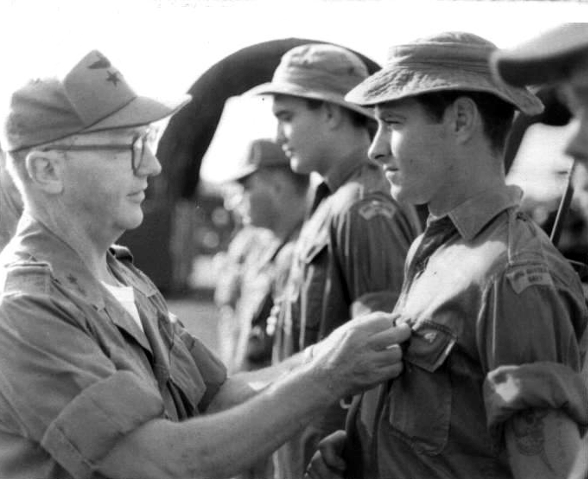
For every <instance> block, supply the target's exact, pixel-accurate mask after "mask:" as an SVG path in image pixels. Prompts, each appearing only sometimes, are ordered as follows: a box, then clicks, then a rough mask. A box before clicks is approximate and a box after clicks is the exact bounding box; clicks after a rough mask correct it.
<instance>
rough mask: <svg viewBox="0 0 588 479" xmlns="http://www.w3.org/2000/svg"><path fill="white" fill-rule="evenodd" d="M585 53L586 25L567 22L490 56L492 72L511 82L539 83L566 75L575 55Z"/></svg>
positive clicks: (586, 40) (512, 83) (587, 37)
mask: <svg viewBox="0 0 588 479" xmlns="http://www.w3.org/2000/svg"><path fill="white" fill-rule="evenodd" d="M583 55H586V56H588V24H586V23H569V24H565V25H561V26H559V27H557V28H554V29H552V30H549V31H547V32H545V33H543V34H542V35H540V36H538V37H535V38H533V39H531V40H529V41H528V42H525V43H522V44H521V45H519V46H518V47H515V48H512V49H504V50H498V51H496V52H494V54H493V55H492V57H491V60H490V64H491V67H492V69H493V72H494V73H495V74H497V75H498V76H499V77H500V78H501V79H502V80H503V81H505V82H506V83H509V84H511V85H517V86H522V85H539V84H543V83H553V82H556V81H559V80H562V79H564V78H566V77H567V76H568V75H569V73H570V69H571V68H573V66H574V64H575V63H576V60H577V58H578V57H581V56H583Z"/></svg>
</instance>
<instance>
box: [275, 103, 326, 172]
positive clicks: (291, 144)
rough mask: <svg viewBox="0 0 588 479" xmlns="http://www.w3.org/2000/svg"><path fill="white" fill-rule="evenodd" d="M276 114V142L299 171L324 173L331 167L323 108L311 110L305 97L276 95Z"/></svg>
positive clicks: (295, 169) (292, 166)
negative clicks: (328, 161) (327, 160)
mask: <svg viewBox="0 0 588 479" xmlns="http://www.w3.org/2000/svg"><path fill="white" fill-rule="evenodd" d="M273 113H274V116H275V117H276V119H277V120H278V132H277V133H278V134H277V138H276V139H277V142H278V143H279V144H280V145H282V149H283V150H284V153H285V154H286V156H287V157H288V158H290V167H291V168H292V170H294V171H295V172H296V173H302V174H310V173H312V172H316V173H319V174H321V175H324V174H325V173H326V171H327V170H328V168H329V166H330V165H329V164H327V163H326V161H325V155H324V151H325V148H326V145H325V139H324V135H323V132H324V128H325V117H324V110H323V108H317V109H310V108H309V107H308V103H307V101H306V100H305V99H303V98H297V97H292V96H286V95H284V96H282V95H279V96H276V97H275V98H274V100H273Z"/></svg>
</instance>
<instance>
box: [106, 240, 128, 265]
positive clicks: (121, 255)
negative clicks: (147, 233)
mask: <svg viewBox="0 0 588 479" xmlns="http://www.w3.org/2000/svg"><path fill="white" fill-rule="evenodd" d="M109 249H110V252H111V253H112V254H113V255H114V257H115V258H116V259H118V260H120V261H124V260H128V261H130V262H131V263H132V262H133V255H132V253H131V251H130V250H129V248H127V247H126V246H122V245H119V244H113V245H112V246H111V247H110V248H109Z"/></svg>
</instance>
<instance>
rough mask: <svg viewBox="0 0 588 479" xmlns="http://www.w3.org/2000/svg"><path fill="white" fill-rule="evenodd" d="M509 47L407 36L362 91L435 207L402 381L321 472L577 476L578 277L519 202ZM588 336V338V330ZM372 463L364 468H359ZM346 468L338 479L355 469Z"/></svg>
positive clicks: (468, 38)
mask: <svg viewBox="0 0 588 479" xmlns="http://www.w3.org/2000/svg"><path fill="white" fill-rule="evenodd" d="M495 48H496V47H495V45H494V44H492V43H491V42H489V41H487V40H485V39H483V38H480V37H478V36H476V35H473V34H470V33H463V32H448V33H442V34H438V35H435V36H432V37H428V38H423V39H419V40H416V41H414V42H411V43H408V44H405V45H400V46H397V47H393V48H392V49H391V50H390V55H389V59H388V63H387V64H386V66H385V67H384V68H383V69H382V70H381V71H380V72H378V73H376V74H374V75H372V76H371V77H370V78H368V79H367V80H365V81H364V82H363V83H361V84H360V85H359V86H358V87H356V88H355V89H354V90H352V91H351V92H350V93H349V94H348V95H347V96H346V99H347V100H348V101H352V102H354V103H357V104H359V105H362V106H373V107H374V108H375V115H376V118H377V120H378V132H377V134H376V137H375V139H374V141H373V143H372V145H371V147H370V158H372V159H373V160H374V161H377V162H379V163H380V164H381V165H382V167H383V169H384V172H385V175H386V177H387V178H388V181H389V182H390V187H391V191H392V195H393V196H394V197H395V198H397V199H398V200H402V201H406V202H409V203H412V204H425V205H427V208H428V210H429V218H428V220H427V226H426V228H425V231H424V233H423V235H422V236H420V237H419V238H418V239H417V241H415V243H414V244H413V245H412V247H411V250H410V252H409V255H408V259H407V269H406V278H405V282H404V285H403V289H402V294H401V296H400V298H399V300H398V303H397V304H396V308H395V309H394V314H395V315H396V316H397V323H398V324H403V323H404V324H409V325H410V326H411V329H412V336H411V339H410V342H409V343H408V347H407V348H406V350H405V356H404V360H405V366H406V367H405V370H404V372H403V374H402V375H401V376H399V377H398V378H397V379H394V380H392V381H389V382H386V383H383V384H381V385H380V386H378V387H377V388H375V389H373V390H371V391H368V392H366V393H364V394H363V395H362V396H361V397H360V398H359V399H358V401H357V404H356V405H355V407H352V412H351V413H350V417H349V418H348V424H349V428H348V431H347V441H348V443H347V444H346V446H344V443H345V440H346V436H345V433H343V432H339V433H338V434H337V435H334V436H332V437H331V438H330V439H329V440H325V442H324V443H323V444H322V451H323V452H322V454H321V455H317V456H315V458H314V460H313V463H312V465H311V469H310V470H311V472H310V475H311V477H337V475H338V474H339V475H340V476H341V475H343V472H341V471H342V470H343V468H344V462H342V461H343V459H342V457H341V453H338V452H337V451H342V450H343V447H346V449H347V450H348V451H350V452H351V453H353V456H352V457H350V458H348V461H347V467H349V468H350V469H351V470H352V471H351V472H350V473H349V476H348V477H364V478H367V477H369V478H376V477H378V478H392V477H393V478H395V479H408V478H416V477H427V478H448V477H451V478H464V479H465V478H472V477H492V478H512V477H516V478H523V477H526V478H537V477H541V478H550V477H563V476H564V475H565V473H566V472H567V471H568V470H569V467H570V465H571V463H572V461H573V458H574V457H575V453H576V451H577V450H578V445H579V440H580V434H579V425H586V424H588V402H586V399H588V398H587V397H586V394H585V392H586V391H585V389H584V388H583V385H582V384H581V381H580V378H579V376H578V375H577V374H576V372H577V371H579V369H580V367H581V361H582V358H583V356H584V354H585V351H586V335H585V331H586V323H587V316H588V315H587V311H586V305H585V302H584V298H583V297H582V288H581V285H580V282H579V278H578V277H577V275H576V274H575V272H574V271H573V270H572V268H571V267H570V266H569V265H568V263H567V261H566V260H565V259H564V258H563V257H562V256H561V255H560V254H559V252H558V251H557V250H556V248H555V247H554V246H553V245H552V244H551V243H550V241H549V238H548V237H547V236H546V235H545V234H544V233H543V232H542V231H541V230H540V229H539V227H538V226H536V225H535V224H533V223H532V222H531V221H530V220H529V218H527V217H526V216H525V215H524V214H523V213H521V212H520V211H519V210H518V204H519V201H520V198H521V191H520V190H519V188H518V187H516V186H507V185H506V184H505V178H504V167H503V149H504V143H505V138H506V135H507V134H508V131H509V126H510V124H511V121H512V118H513V113H514V110H515V109H518V110H520V111H522V112H524V113H527V114H536V113H539V112H540V111H541V109H542V105H541V103H540V102H539V101H538V100H537V98H536V97H534V96H533V95H532V94H530V93H529V92H528V91H526V90H524V89H521V88H513V87H507V86H505V85H502V84H499V83H497V82H496V81H495V80H494V79H493V78H492V75H491V73H490V69H489V66H488V58H489V56H490V54H491V53H492V51H494V50H495ZM582 338H583V339H582ZM358 470H359V472H358ZM340 476H339V477H340Z"/></svg>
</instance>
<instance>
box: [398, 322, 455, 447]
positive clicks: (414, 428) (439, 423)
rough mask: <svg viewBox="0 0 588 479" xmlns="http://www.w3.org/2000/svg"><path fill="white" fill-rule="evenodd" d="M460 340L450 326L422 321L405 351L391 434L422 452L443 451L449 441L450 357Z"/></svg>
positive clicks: (416, 327)
mask: <svg viewBox="0 0 588 479" xmlns="http://www.w3.org/2000/svg"><path fill="white" fill-rule="evenodd" d="M456 341H457V336H456V334H455V333H454V332H453V331H452V330H451V329H449V328H448V327H447V326H444V325H441V324H437V323H435V322H433V321H429V320H424V321H419V322H418V324H416V325H415V326H414V327H413V334H412V336H411V339H410V342H409V345H408V348H407V349H406V351H405V353H404V361H405V369H404V372H403V373H402V374H401V375H400V376H399V377H398V378H397V379H395V380H394V381H393V382H392V385H391V388H390V393H389V400H388V405H389V416H388V419H389V424H390V428H391V433H392V434H393V435H395V436H397V437H399V438H401V439H402V440H404V441H405V442H407V443H408V444H409V445H410V446H411V447H412V448H413V449H415V451H417V452H419V453H424V454H430V455H435V454H439V453H440V452H441V451H442V450H443V448H444V447H445V445H446V444H447V438H448V435H449V425H450V419H451V403H452V389H451V378H450V373H449V366H448V364H447V358H448V356H449V354H450V353H451V350H452V349H453V347H454V345H455V343H456Z"/></svg>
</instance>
